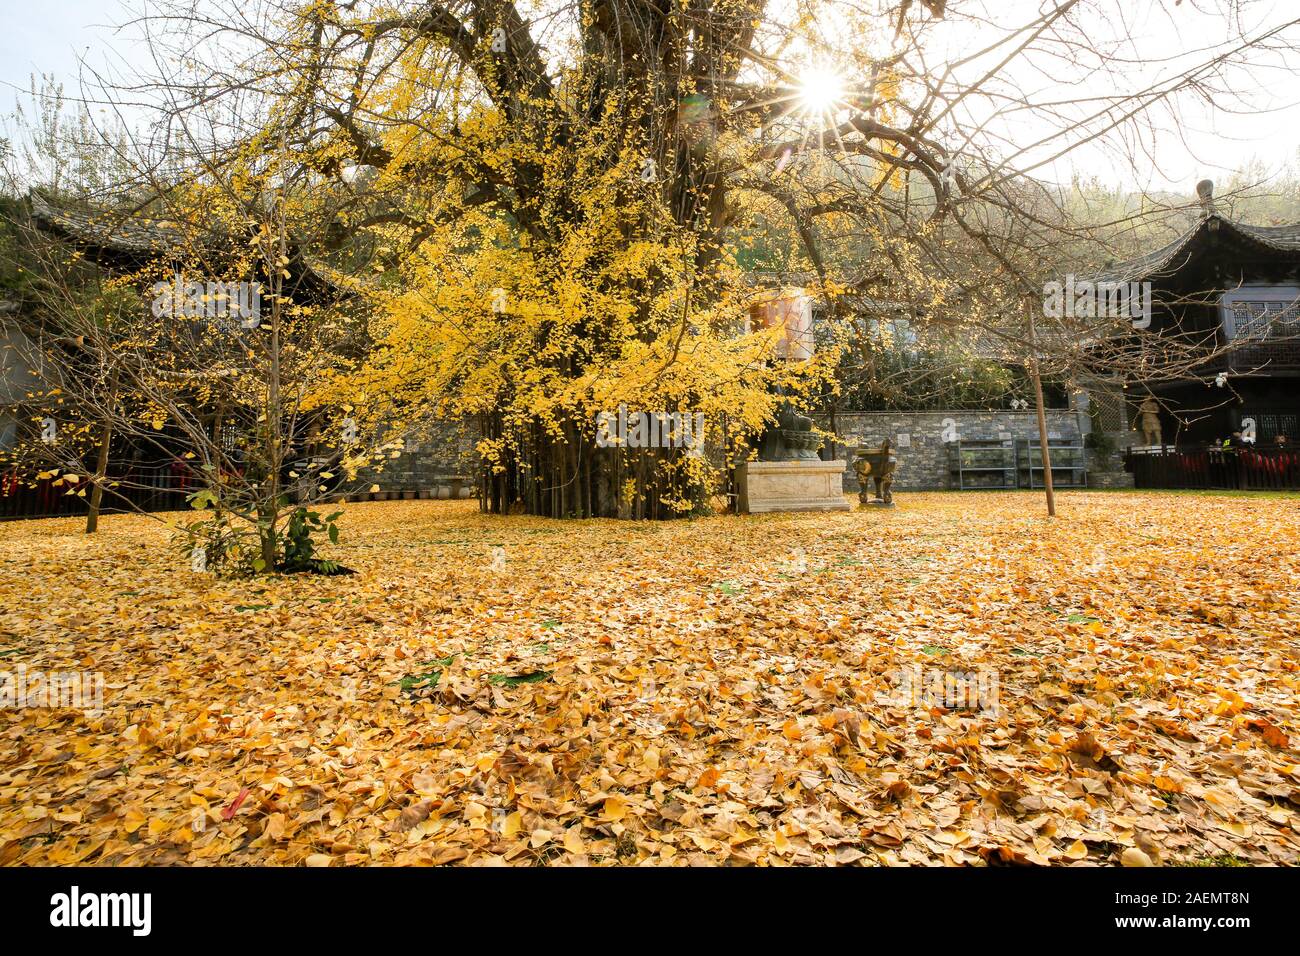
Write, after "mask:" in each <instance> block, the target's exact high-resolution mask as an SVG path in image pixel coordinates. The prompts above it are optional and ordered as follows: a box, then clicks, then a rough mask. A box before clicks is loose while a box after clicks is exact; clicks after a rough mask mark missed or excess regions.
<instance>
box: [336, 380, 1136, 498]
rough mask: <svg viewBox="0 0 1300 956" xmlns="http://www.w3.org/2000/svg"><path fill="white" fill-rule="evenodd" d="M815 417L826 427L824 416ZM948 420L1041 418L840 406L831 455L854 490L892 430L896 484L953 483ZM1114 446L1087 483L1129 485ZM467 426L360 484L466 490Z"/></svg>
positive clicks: (1024, 429)
mask: <svg viewBox="0 0 1300 956" xmlns="http://www.w3.org/2000/svg"><path fill="white" fill-rule="evenodd" d="M1072 404H1073V407H1072V408H1069V409H1049V410H1048V412H1047V428H1048V436H1049V438H1051V439H1053V440H1061V441H1066V442H1078V441H1081V440H1083V439H1084V438H1085V436H1086V435H1087V433H1088V431H1089V430H1090V421H1089V418H1088V415H1087V398H1086V396H1083V395H1076V396H1074V398H1073V399H1072ZM819 424H820V425H821V426H822V427H823V428H826V429H828V430H829V429H830V422H829V420H828V419H825V418H823V419H822V420H821V421H820V422H819ZM949 425H951V429H952V433H955V434H956V435H957V436H958V437H960V438H961V439H963V440H966V441H973V440H999V439H1002V440H1005V439H1007V438H1016V439H1021V438H1031V439H1034V440H1037V439H1038V419H1037V417H1036V416H1035V414H1034V412H1033V410H1032V409H1021V410H1009V409H1000V410H995V411H951V410H949V411H933V412H930V411H926V412H916V411H888V412H840V413H839V414H838V415H837V416H836V427H835V429H834V431H836V433H837V434H839V435H840V436H841V437H843V438H845V439H847V440H848V441H849V442H850V445H849V446H845V445H838V446H836V448H835V452H836V457H838V458H839V459H840V460H841V461H843V462H844V467H845V473H844V489H845V491H849V492H857V491H858V481H857V476H856V475H855V474H854V472H853V470H852V468H851V467H850V464H849V462H850V459H851V457H852V446H855V445H878V444H880V442H881V441H882V440H883V439H884V438H886V437H889V438H891V439H892V440H893V441H894V444H895V446H896V447H897V449H898V455H899V459H900V464H899V469H898V472H897V475H896V477H895V481H894V486H895V488H898V489H900V490H905V489H912V490H937V489H950V488H956V487H957V481H956V476H955V475H953V474H952V472H951V464H950V459H949V447H948V444H947V443H945V442H944V440H943V439H944V434H945V430H946V429H948V428H949ZM1107 434H1108V435H1109V437H1110V438H1111V440H1112V443H1113V444H1114V446H1115V448H1116V451H1115V452H1114V453H1112V454H1110V455H1108V456H1105V457H1104V458H1099V457H1098V456H1097V455H1096V453H1095V452H1094V451H1093V450H1092V449H1089V451H1088V486H1089V487H1090V488H1124V487H1127V488H1131V487H1132V486H1133V476H1132V475H1130V474H1128V473H1126V472H1125V471H1124V468H1123V459H1122V455H1123V449H1124V448H1126V447H1128V446H1129V445H1131V444H1133V441H1134V438H1133V433H1132V432H1129V431H1115V432H1110V431H1108V432H1107ZM474 443H475V439H474V436H473V433H472V431H468V430H466V429H464V428H462V427H461V426H460V425H459V424H458V423H447V424H443V425H439V426H437V427H435V428H434V429H433V430H432V431H430V432H428V433H427V434H426V436H425V437H424V438H423V439H421V440H418V441H416V440H413V439H408V440H407V443H406V450H405V451H403V452H402V454H400V455H399V456H398V457H397V458H395V459H390V460H388V461H386V462H385V463H384V466H383V470H382V471H380V472H368V473H367V474H365V475H363V476H362V477H361V479H360V480H359V481H358V485H359V487H362V488H366V487H368V486H369V485H371V484H377V485H379V487H380V488H381V489H382V492H383V493H386V494H389V495H403V494H407V493H416V494H424V495H427V496H431V497H437V496H438V495H439V494H440V493H441V495H442V496H443V497H446V494H447V492H448V488H449V486H450V481H449V479H450V478H451V477H452V476H453V475H463V476H466V477H467V478H469V479H470V481H469V482H468V483H467V484H466V485H465V487H464V491H463V492H462V494H465V495H468V494H470V493H471V488H472V487H474V484H473V482H474V480H475V479H476V476H477V473H476V470H475V466H474Z"/></svg>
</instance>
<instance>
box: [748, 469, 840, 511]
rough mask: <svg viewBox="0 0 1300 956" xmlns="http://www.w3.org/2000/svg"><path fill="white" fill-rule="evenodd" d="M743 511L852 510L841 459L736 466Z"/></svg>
mask: <svg viewBox="0 0 1300 956" xmlns="http://www.w3.org/2000/svg"><path fill="white" fill-rule="evenodd" d="M736 486H737V488H738V489H739V491H740V502H739V511H740V513H741V514H762V513H764V512H768V511H850V510H852V507H851V506H850V505H849V502H848V500H847V499H846V498H845V497H844V462H842V461H818V460H816V459H813V460H807V461H747V462H745V463H744V464H743V465H741V466H740V467H739V468H737V469H736Z"/></svg>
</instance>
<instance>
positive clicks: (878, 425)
mask: <svg viewBox="0 0 1300 956" xmlns="http://www.w3.org/2000/svg"><path fill="white" fill-rule="evenodd" d="M1086 422H1087V419H1086V416H1081V415H1080V414H1078V412H1077V411H1076V410H1075V409H1049V410H1048V412H1047V433H1048V438H1049V440H1061V441H1067V442H1078V441H1080V440H1081V439H1082V437H1083V431H1082V428H1081V425H1086ZM835 423H836V428H835V429H834V430H835V432H836V433H837V434H838V435H840V436H841V437H843V438H846V439H848V440H849V441H850V442H851V443H852V445H879V444H880V442H881V441H883V440H884V439H885V438H890V439H891V440H892V441H893V442H894V445H895V447H896V448H897V449H898V458H899V466H898V471H897V472H896V474H895V477H894V487H895V488H896V489H909V488H910V489H913V490H918V491H919V490H936V489H945V488H956V487H957V478H956V475H954V474H952V472H951V463H950V459H949V446H948V444H947V443H946V442H945V441H944V436H945V431H947V432H948V434H950V435H951V434H954V433H955V434H956V436H957V437H958V438H960V439H961V440H963V441H974V440H998V439H1003V440H1005V439H1007V438H1015V439H1019V438H1032V439H1034V440H1037V439H1038V418H1037V416H1036V415H1035V414H1034V412H1033V410H1032V409H1028V410H1019V411H1012V410H1007V409H1003V410H997V411H974V412H972V411H937V412H902V411H893V412H840V413H839V414H838V415H837V416H836V419H835ZM821 425H822V427H824V428H829V427H830V423H829V420H826V419H823V420H822V422H821ZM835 450H836V453H837V457H838V458H840V459H841V460H842V461H844V467H845V469H846V470H845V476H844V488H845V490H852V491H855V492H856V491H857V490H858V481H857V477H856V475H854V473H853V470H852V468H851V467H850V465H849V460H850V459H851V458H852V455H853V448H852V447H851V446H850V447H846V446H844V445H839V446H837V447H836V449H835ZM1090 477H1091V476H1090Z"/></svg>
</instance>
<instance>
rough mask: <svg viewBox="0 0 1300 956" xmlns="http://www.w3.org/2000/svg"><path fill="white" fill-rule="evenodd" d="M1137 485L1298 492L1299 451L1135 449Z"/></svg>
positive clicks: (1131, 458)
mask: <svg viewBox="0 0 1300 956" xmlns="http://www.w3.org/2000/svg"><path fill="white" fill-rule="evenodd" d="M1125 467H1126V468H1127V469H1128V470H1129V471H1131V472H1132V473H1133V484H1134V487H1137V488H1192V489H1197V488H1202V489H1240V490H1246V491H1292V490H1300V451H1295V450H1292V449H1285V448H1259V449H1257V448H1225V449H1218V448H1171V447H1166V448H1163V449H1160V448H1134V449H1130V450H1129V453H1128V455H1127V457H1126V459H1125Z"/></svg>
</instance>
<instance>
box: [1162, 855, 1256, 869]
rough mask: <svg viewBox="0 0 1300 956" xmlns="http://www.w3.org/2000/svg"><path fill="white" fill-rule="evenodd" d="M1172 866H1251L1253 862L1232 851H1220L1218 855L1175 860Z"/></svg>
mask: <svg viewBox="0 0 1300 956" xmlns="http://www.w3.org/2000/svg"><path fill="white" fill-rule="evenodd" d="M1170 865H1171V866H1250V865H1251V864H1250V863H1248V862H1246V861H1245V860H1243V859H1242V858H1241V857H1239V856H1233V855H1232V854H1231V853H1220V854H1218V855H1217V856H1203V857H1200V858H1199V859H1195V860H1175V861H1174V862H1173V863H1172V864H1170Z"/></svg>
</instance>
